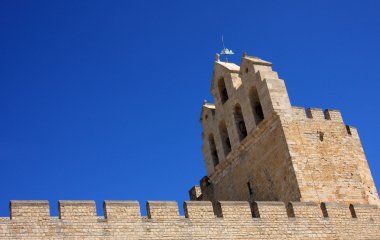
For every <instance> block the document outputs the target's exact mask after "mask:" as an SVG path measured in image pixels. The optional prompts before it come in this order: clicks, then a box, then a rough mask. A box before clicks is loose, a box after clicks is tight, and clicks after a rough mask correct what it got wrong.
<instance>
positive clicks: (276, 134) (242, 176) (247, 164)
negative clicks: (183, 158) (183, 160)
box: [202, 114, 301, 202]
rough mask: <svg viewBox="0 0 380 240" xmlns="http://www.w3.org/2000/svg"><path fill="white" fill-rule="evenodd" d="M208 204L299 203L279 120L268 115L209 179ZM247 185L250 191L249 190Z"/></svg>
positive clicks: (274, 116) (206, 198) (275, 116)
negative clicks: (209, 194)
mask: <svg viewBox="0 0 380 240" xmlns="http://www.w3.org/2000/svg"><path fill="white" fill-rule="evenodd" d="M209 178H210V182H211V183H212V187H213V192H212V195H211V196H207V191H205V189H202V193H203V194H204V196H203V200H211V201H248V200H255V201H284V202H289V201H300V198H301V195H300V192H299V189H298V188H297V185H298V184H297V180H296V176H295V173H294V169H293V166H292V162H291V161H290V155H289V150H288V148H287V144H286V139H285V135H284V132H283V129H282V126H281V120H280V118H279V117H278V116H277V115H275V114H273V115H272V116H268V117H267V118H266V119H264V121H263V122H262V123H261V124H260V125H259V127H258V128H257V129H255V131H254V132H252V133H251V134H250V135H248V136H247V137H246V138H245V139H244V140H243V141H242V142H241V144H240V145H239V147H237V148H236V149H234V150H232V152H231V153H230V155H229V156H228V158H227V159H226V160H225V161H222V162H221V163H220V164H219V165H218V166H216V168H215V171H214V172H213V173H212V174H211V175H210V176H209ZM248 184H249V186H250V188H251V189H249V187H248Z"/></svg>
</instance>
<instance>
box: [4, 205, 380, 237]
mask: <svg viewBox="0 0 380 240" xmlns="http://www.w3.org/2000/svg"><path fill="white" fill-rule="evenodd" d="M146 207H147V214H148V216H147V217H143V216H141V215H140V205H139V203H138V202H136V201H105V202H104V212H105V214H104V216H97V215H96V207H95V202H94V201H60V202H59V217H51V216H50V214H49V212H50V210H49V203H48V202H47V201H11V204H10V213H11V216H10V218H0V239H160V240H162V239H173V240H174V239H176V240H178V239H189V240H190V239H194V240H200V239H208V240H209V239H245V240H247V239H302V240H305V239H380V210H379V209H378V207H377V206H376V205H348V204H336V203H322V204H321V205H317V204H315V203H305V202H290V203H289V204H287V205H285V204H284V203H283V202H253V203H252V204H250V203H248V202H233V201H229V202H224V201H221V202H218V205H217V206H216V207H213V205H212V204H211V202H208V201H188V202H185V203H184V213H185V216H179V214H178V213H179V211H178V205H177V203H176V202H155V201H149V202H147V206H146Z"/></svg>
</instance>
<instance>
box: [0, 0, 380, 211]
mask: <svg viewBox="0 0 380 240" xmlns="http://www.w3.org/2000/svg"><path fill="white" fill-rule="evenodd" d="M379 13H380V2H379V1H235V2H232V1H221V0H219V1H135V2H132V1H13V0H2V1H1V3H0V26H1V31H0V116H1V117H0V163H1V168H0V215H1V216H7V215H8V201H9V200H10V199H46V200H49V201H50V204H51V208H52V213H53V214H56V213H57V200H59V199H70V200H71V199H93V200H96V201H97V205H98V209H99V213H100V214H102V210H101V205H102V201H103V200H104V199H123V200H124V199H125V200H139V201H140V203H141V205H145V201H146V200H177V201H179V202H180V206H181V205H182V201H183V200H187V199H188V196H187V192H188V190H189V189H190V188H191V187H192V186H193V185H194V184H197V183H198V181H199V179H200V178H201V177H203V176H204V175H205V169H204V165H203V158H202V153H201V131H202V130H201V126H200V123H199V116H200V110H201V104H202V102H203V99H207V100H208V101H212V98H211V95H210V92H209V88H210V81H211V73H212V67H213V61H214V56H215V53H216V52H218V51H220V50H221V40H220V39H221V35H222V34H224V37H225V42H226V45H227V47H228V48H231V49H233V50H234V51H235V52H236V53H237V54H236V56H235V57H234V58H233V59H232V60H233V61H234V62H236V63H239V62H240V57H241V55H242V52H243V51H247V52H248V54H250V55H255V56H259V57H261V58H263V59H265V60H268V61H271V62H273V64H274V70H276V71H278V73H279V75H280V77H281V78H282V79H284V80H285V82H286V85H287V87H288V92H289V94H290V98H291V102H292V104H293V105H296V106H304V107H320V108H335V109H340V110H341V111H342V113H343V117H344V120H345V122H346V123H347V124H350V125H354V126H356V127H357V128H358V129H359V133H360V136H361V139H362V143H363V145H364V150H365V153H366V155H367V158H368V161H369V164H370V167H371V169H372V173H373V176H374V178H375V180H376V183H377V186H378V187H380V184H379V183H380V163H379V158H380V152H379V149H380V146H379V136H380V126H379V124H378V121H379V118H380V113H379V110H378V109H377V105H378V104H379V102H380V94H379V88H380V80H379V74H380V72H379V70H380V60H379V57H380V44H379V43H380V29H379V28H380V14H379Z"/></svg>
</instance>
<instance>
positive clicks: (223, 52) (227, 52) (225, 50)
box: [220, 35, 235, 62]
mask: <svg viewBox="0 0 380 240" xmlns="http://www.w3.org/2000/svg"><path fill="white" fill-rule="evenodd" d="M222 46H223V50H222V51H221V52H220V55H224V56H226V62H228V58H227V55H233V54H235V53H234V52H233V51H232V50H230V49H228V48H226V47H225V46H224V40H223V35H222Z"/></svg>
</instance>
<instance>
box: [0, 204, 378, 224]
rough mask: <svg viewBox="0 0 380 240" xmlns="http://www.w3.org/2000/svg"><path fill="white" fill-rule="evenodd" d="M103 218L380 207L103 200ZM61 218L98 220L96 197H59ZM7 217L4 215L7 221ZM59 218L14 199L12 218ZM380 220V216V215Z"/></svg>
mask: <svg viewBox="0 0 380 240" xmlns="http://www.w3.org/2000/svg"><path fill="white" fill-rule="evenodd" d="M103 207H104V216H101V217H100V218H104V219H106V220H109V221H116V220H117V221H141V220H143V219H159V220H178V219H183V218H188V219H190V220H194V219H214V218H223V219H250V218H261V219H286V218H316V219H317V218H323V217H324V218H327V217H328V218H335V217H337V218H347V219H349V218H361V219H370V218H373V219H375V218H379V217H380V209H379V208H378V206H377V205H369V204H339V203H324V202H323V203H321V204H320V205H318V204H316V203H312V202H310V203H309V202H289V203H288V204H284V203H283V202H262V201H255V202H253V203H249V202H244V201H219V202H218V203H217V204H212V203H211V202H209V201H185V202H184V204H183V210H184V213H185V215H184V216H180V215H179V208H178V204H177V202H174V201H148V202H147V203H146V211H147V218H146V217H144V216H142V215H141V211H140V204H139V202H137V201H104V202H103ZM58 212H59V216H58V219H59V220H62V221H97V220H98V219H99V216H97V213H96V204H95V201H59V202H58ZM5 219H6V218H4V217H3V218H2V221H4V220H5ZM51 219H56V217H54V216H50V206H49V202H48V201H11V202H10V217H9V220H11V221H32V220H33V221H34V220H37V221H38V220H41V221H49V220H51ZM378 220H380V219H378Z"/></svg>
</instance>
